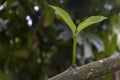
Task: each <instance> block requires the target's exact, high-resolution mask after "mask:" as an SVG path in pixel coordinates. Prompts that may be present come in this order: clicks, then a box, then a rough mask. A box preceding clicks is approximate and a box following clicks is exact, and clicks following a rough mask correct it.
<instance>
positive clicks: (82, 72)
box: [48, 55, 120, 80]
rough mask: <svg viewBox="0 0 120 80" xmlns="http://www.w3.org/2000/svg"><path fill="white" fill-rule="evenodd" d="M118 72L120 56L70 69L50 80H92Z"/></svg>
mask: <svg viewBox="0 0 120 80" xmlns="http://www.w3.org/2000/svg"><path fill="white" fill-rule="evenodd" d="M117 70H120V55H118V56H111V57H108V58H104V59H102V60H98V61H96V62H91V63H89V64H86V65H83V66H81V67H76V68H72V67H70V68H68V69H67V70H66V71H64V72H62V73H60V74H58V75H56V76H53V77H52V78H49V79H48V80H90V79H93V78H95V77H98V76H101V75H104V74H106V73H110V72H114V71H117Z"/></svg>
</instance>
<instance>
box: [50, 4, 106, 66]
mask: <svg viewBox="0 0 120 80" xmlns="http://www.w3.org/2000/svg"><path fill="white" fill-rule="evenodd" d="M49 6H50V7H51V8H52V9H54V10H55V11H56V13H57V14H58V15H59V16H60V17H61V18H62V19H63V20H64V21H65V22H66V24H67V25H68V26H69V28H70V29H71V31H72V34H73V55H72V67H75V66H76V41H77V36H78V34H79V33H80V31H81V30H83V29H84V28H86V27H88V26H90V25H92V24H95V23H98V22H101V21H103V20H104V19H107V18H106V17H104V16H91V17H89V18H88V19H86V20H85V21H83V22H81V23H80V24H79V25H78V26H77V27H76V25H75V24H74V22H73V21H72V18H71V17H70V16H69V14H68V13H67V12H66V11H64V10H63V9H61V8H59V7H56V6H52V5H49Z"/></svg>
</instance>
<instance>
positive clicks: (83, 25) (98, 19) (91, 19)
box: [77, 16, 107, 34]
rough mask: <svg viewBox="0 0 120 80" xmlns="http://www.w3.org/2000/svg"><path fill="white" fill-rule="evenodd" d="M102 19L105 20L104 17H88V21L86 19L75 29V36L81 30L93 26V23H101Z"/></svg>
mask: <svg viewBox="0 0 120 80" xmlns="http://www.w3.org/2000/svg"><path fill="white" fill-rule="evenodd" d="M104 19H107V18H106V17H104V16H92V17H89V18H88V19H86V20H85V21H83V22H82V23H80V24H79V25H78V27H77V34H79V32H80V31H81V30H83V29H84V28H86V27H88V26H90V25H92V24H95V23H98V22H101V21H103V20H104Z"/></svg>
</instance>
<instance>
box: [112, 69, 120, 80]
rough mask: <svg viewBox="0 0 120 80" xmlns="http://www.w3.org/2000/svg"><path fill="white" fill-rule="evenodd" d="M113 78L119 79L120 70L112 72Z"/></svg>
mask: <svg viewBox="0 0 120 80" xmlns="http://www.w3.org/2000/svg"><path fill="white" fill-rule="evenodd" d="M113 80H120V70H119V71H116V72H114V79H113Z"/></svg>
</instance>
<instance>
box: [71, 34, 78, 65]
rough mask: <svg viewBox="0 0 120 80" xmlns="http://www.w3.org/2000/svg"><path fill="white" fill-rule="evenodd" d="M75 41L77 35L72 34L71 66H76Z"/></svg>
mask: <svg viewBox="0 0 120 80" xmlns="http://www.w3.org/2000/svg"><path fill="white" fill-rule="evenodd" d="M76 41H77V35H76V34H74V36H73V56H72V67H75V66H76Z"/></svg>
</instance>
